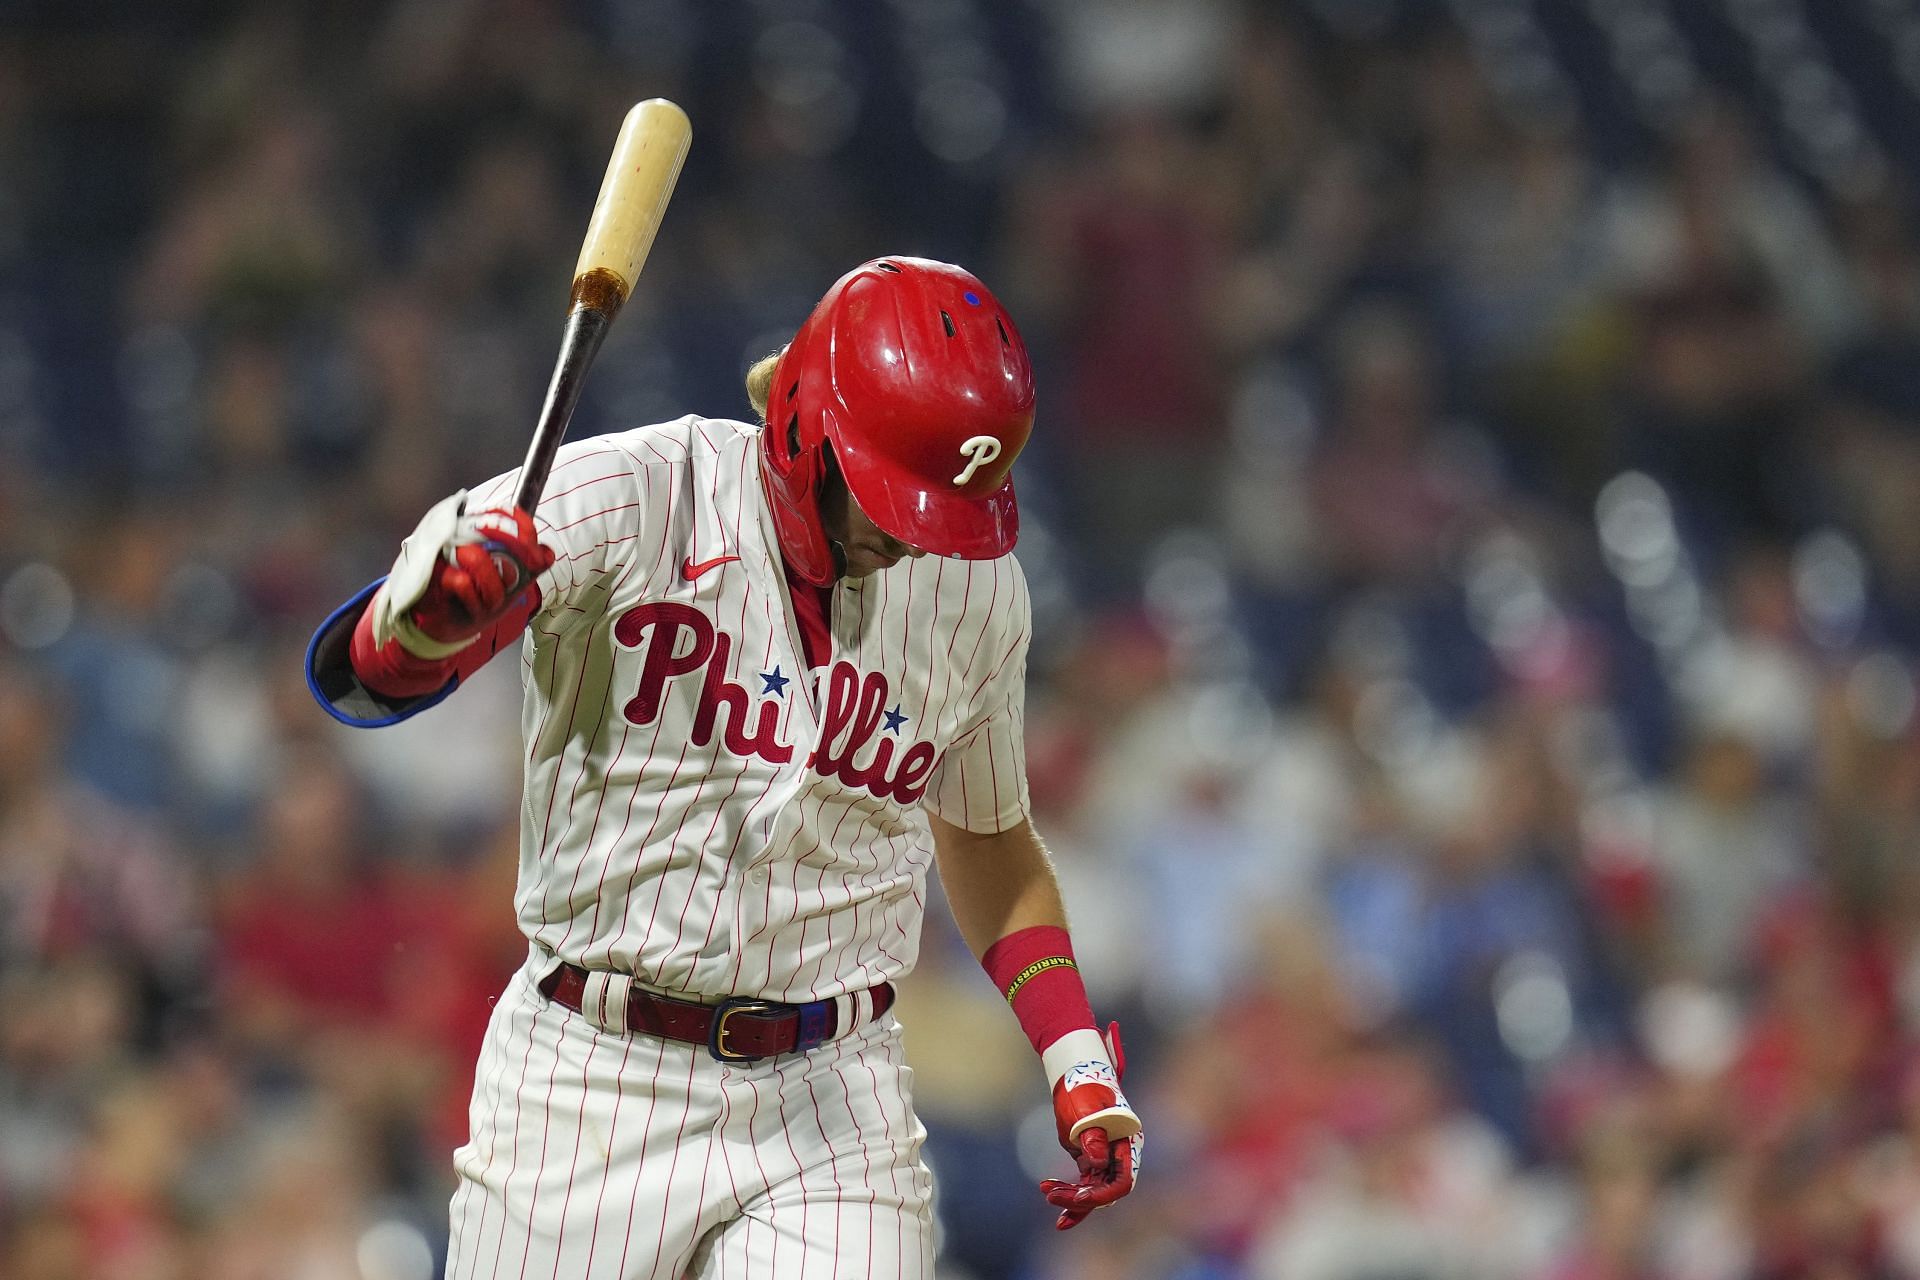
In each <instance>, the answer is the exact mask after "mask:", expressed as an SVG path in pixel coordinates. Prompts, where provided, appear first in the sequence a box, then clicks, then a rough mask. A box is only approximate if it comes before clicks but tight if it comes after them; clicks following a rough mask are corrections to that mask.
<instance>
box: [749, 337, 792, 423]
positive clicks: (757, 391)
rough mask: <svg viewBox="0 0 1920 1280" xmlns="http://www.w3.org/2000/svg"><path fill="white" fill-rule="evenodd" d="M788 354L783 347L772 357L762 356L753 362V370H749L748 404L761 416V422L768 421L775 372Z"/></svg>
mask: <svg viewBox="0 0 1920 1280" xmlns="http://www.w3.org/2000/svg"><path fill="white" fill-rule="evenodd" d="M785 354H787V349H786V348H785V347H781V348H780V349H779V350H778V351H776V352H774V353H773V354H772V355H770V356H762V357H760V359H758V360H756V361H754V362H753V368H751V369H749V370H747V402H748V403H749V404H751V405H752V406H753V411H754V412H755V413H757V414H759V415H760V421H762V422H765V421H766V420H767V401H768V400H770V399H771V398H772V397H773V371H774V368H775V367H776V366H778V365H779V363H780V357H781V356H783V355H785Z"/></svg>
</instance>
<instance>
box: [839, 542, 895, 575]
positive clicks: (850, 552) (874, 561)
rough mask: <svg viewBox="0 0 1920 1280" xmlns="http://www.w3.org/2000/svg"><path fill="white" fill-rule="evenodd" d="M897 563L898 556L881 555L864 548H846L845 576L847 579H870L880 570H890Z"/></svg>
mask: <svg viewBox="0 0 1920 1280" xmlns="http://www.w3.org/2000/svg"><path fill="white" fill-rule="evenodd" d="M899 563H900V557H899V556H889V555H882V554H881V553H879V552H877V551H869V550H868V549H867V548H865V547H848V548H847V572H846V575H845V576H847V577H849V578H866V577H871V576H872V575H873V574H876V573H878V572H880V571H881V570H882V569H891V568H893V566H894V565H896V564H899Z"/></svg>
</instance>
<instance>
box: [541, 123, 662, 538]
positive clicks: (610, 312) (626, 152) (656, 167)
mask: <svg viewBox="0 0 1920 1280" xmlns="http://www.w3.org/2000/svg"><path fill="white" fill-rule="evenodd" d="M692 141H693V125H692V124H691V123H690V122H689V121H688V120H687V113H686V112H684V111H682V110H681V109H680V108H679V107H677V106H675V105H674V104H673V103H671V102H668V101H667V100H666V99H665V98H648V99H647V100H646V101H645V102H642V103H638V104H637V105H635V106H634V108H633V110H631V111H629V112H627V118H626V119H625V120H624V121H622V122H621V125H620V136H619V138H618V139H616V140H615V142H614V144H613V156H612V158H611V159H609V160H608V161H607V175H606V177H604V178H602V179H601V180H600V196H599V198H598V199H597V200H595V201H594V202H593V216H592V217H591V218H590V219H588V220H587V238H586V241H585V242H584V243H583V244H582V245H581V246H580V261H579V263H578V265H576V266H575V267H574V269H573V292H572V295H571V297H570V298H569V301H568V305H567V323H566V329H565V331H564V333H563V335H562V337H561V339H560V356H559V359H558V360H556V361H555V362H554V366H553V380H552V381H551V382H550V383H548V385H547V398H546V400H545V402H544V403H543V404H542V405H541V406H540V421H539V423H538V425H536V426H535V427H534V429H533V442H532V444H530V445H529V446H528V448H527V460H526V462H525V463H524V464H522V466H521V468H520V487H519V489H518V490H517V491H516V493H515V496H514V505H515V506H517V507H519V508H520V509H521V510H522V511H529V512H530V511H532V510H533V509H534V507H535V506H536V505H537V504H538V503H539V501H540V494H541V492H542V490H544V489H545V488H546V487H547V472H548V471H550V470H551V469H552V468H553V455H554V454H555V453H556V452H558V451H559V448H560V441H561V440H562V438H564V437H565V436H566V434H567V423H568V421H569V420H570V419H571V418H572V417H573V409H574V405H575V404H577V403H578V402H579V400H580V388H581V386H582V385H584V383H585V382H586V377H587V370H588V369H589V368H590V367H591V366H592V365H593V358H594V356H595V355H597V354H598V353H599V351H600V343H601V342H602V340H604V339H605V338H606V336H607V330H608V328H609V327H611V326H612V324H613V318H614V317H615V316H616V315H618V314H620V308H621V307H622V306H623V305H625V303H626V301H627V298H628V297H629V296H630V295H631V294H632V292H633V286H634V283H635V281H637V280H638V279H639V278H640V268H641V267H642V266H643V265H645V263H646V261H647V250H649V249H651V248H652V247H653V237H654V234H655V233H656V232H658V231H659V230H660V218H661V216H662V215H663V214H665V213H666V211H667V201H668V200H669V199H671V198H672V196H673V184H674V180H675V179H676V178H678V177H679V176H680V165H681V164H682V162H684V161H685V160H686V158H687V148H688V146H689V145H691V143H692Z"/></svg>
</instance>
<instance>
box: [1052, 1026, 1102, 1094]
mask: <svg viewBox="0 0 1920 1280" xmlns="http://www.w3.org/2000/svg"><path fill="white" fill-rule="evenodd" d="M1087 1063H1101V1064H1104V1065H1105V1067H1106V1069H1107V1076H1108V1080H1107V1083H1109V1084H1112V1085H1113V1086H1114V1087H1115V1088H1116V1089H1117V1088H1119V1086H1120V1077H1119V1073H1118V1072H1116V1071H1114V1069H1113V1060H1112V1059H1111V1058H1109V1057H1108V1056H1107V1042H1106V1041H1104V1040H1102V1039H1101V1038H1100V1033H1099V1032H1098V1031H1095V1030H1094V1029H1093V1028H1092V1027H1082V1028H1081V1029H1080V1030H1078V1031H1069V1032H1067V1034H1065V1035H1063V1036H1061V1037H1060V1038H1059V1039H1058V1040H1055V1041H1054V1042H1053V1043H1052V1044H1050V1045H1048V1046H1047V1047H1046V1048H1045V1049H1043V1050H1042V1051H1041V1053H1040V1065H1041V1066H1042V1067H1043V1068H1045V1070H1046V1073H1047V1084H1048V1085H1049V1086H1052V1085H1056V1084H1059V1083H1060V1079H1061V1077H1062V1076H1064V1075H1066V1074H1067V1072H1069V1071H1071V1070H1073V1069H1074V1068H1075V1067H1077V1066H1081V1065H1083V1064H1087ZM1094 1070H1095V1071H1097V1070H1098V1068H1097V1067H1096V1068H1094Z"/></svg>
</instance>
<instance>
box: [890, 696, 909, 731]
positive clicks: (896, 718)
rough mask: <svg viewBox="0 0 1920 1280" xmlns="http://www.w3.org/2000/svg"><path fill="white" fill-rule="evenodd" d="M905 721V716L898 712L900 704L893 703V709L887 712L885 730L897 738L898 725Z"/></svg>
mask: <svg viewBox="0 0 1920 1280" xmlns="http://www.w3.org/2000/svg"><path fill="white" fill-rule="evenodd" d="M906 722H907V717H905V716H903V715H901V714H900V704H899V703H897V702H896V703H894V704H893V710H891V711H889V712H887V723H886V726H885V727H886V731H887V732H888V733H890V734H892V735H893V736H894V737H896V738H897V737H899V736H900V726H901V725H903V724H905V723H906Z"/></svg>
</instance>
